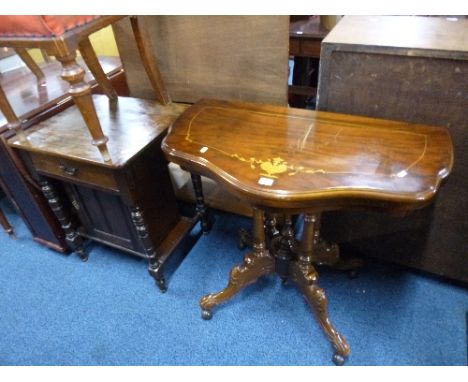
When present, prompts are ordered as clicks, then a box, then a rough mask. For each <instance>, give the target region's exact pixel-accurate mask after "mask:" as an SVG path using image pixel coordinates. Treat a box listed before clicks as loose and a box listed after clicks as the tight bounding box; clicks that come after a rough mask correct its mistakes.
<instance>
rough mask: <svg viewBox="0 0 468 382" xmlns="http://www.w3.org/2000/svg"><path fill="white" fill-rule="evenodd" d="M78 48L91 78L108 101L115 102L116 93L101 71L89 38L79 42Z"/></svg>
mask: <svg viewBox="0 0 468 382" xmlns="http://www.w3.org/2000/svg"><path fill="white" fill-rule="evenodd" d="M78 47H79V49H80V53H81V56H82V57H83V60H84V62H85V63H86V65H87V66H88V68H89V70H90V71H91V73H93V76H94V78H95V80H96V81H97V83H98V84H99V85H100V86H101V88H102V91H103V92H104V93H105V94H106V95H107V97H109V99H110V100H117V98H118V97H117V93H116V91H115V90H114V87H113V86H112V84H111V82H110V80H109V78H108V77H107V75H106V73H104V70H102V66H101V64H100V62H99V60H98V58H97V56H96V53H95V52H94V49H93V46H92V45H91V41H89V38H85V39H83V40H81V41H80V42H79V44H78Z"/></svg>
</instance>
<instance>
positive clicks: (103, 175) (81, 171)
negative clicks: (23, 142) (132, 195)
mask: <svg viewBox="0 0 468 382" xmlns="http://www.w3.org/2000/svg"><path fill="white" fill-rule="evenodd" d="M31 160H32V162H33V164H34V167H35V169H36V170H37V171H38V172H42V173H44V174H48V175H53V176H57V177H59V178H62V179H67V180H69V181H71V182H75V181H76V182H81V183H86V184H89V185H93V186H97V187H100V188H104V189H108V190H112V191H116V192H118V191H119V188H118V186H117V182H116V181H115V179H114V175H113V173H112V170H110V169H106V168H103V167H99V166H93V165H91V164H86V163H81V162H76V161H72V160H69V159H63V158H57V157H51V156H46V155H42V154H37V153H34V154H31Z"/></svg>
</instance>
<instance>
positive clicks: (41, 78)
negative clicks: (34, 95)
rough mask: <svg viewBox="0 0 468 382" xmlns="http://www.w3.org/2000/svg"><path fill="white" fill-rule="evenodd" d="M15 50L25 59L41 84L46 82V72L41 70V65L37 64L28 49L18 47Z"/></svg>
mask: <svg viewBox="0 0 468 382" xmlns="http://www.w3.org/2000/svg"><path fill="white" fill-rule="evenodd" d="M15 52H16V54H17V55H18V56H19V57H20V58H21V59H22V60H23V62H24V63H25V64H26V66H27V67H28V68H29V70H30V71H31V72H33V73H34V75H35V76H36V78H37V81H38V83H39V84H40V85H42V84H45V82H46V81H45V76H44V72H43V71H42V70H41V68H40V67H39V65H37V64H36V61H34V60H33V58H32V57H31V55H30V54H29V53H28V51H27V50H26V49H25V48H16V49H15Z"/></svg>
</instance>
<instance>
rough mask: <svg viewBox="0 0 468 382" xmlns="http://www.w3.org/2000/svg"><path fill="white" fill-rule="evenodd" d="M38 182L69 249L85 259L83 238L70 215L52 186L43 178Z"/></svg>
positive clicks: (86, 257)
mask: <svg viewBox="0 0 468 382" xmlns="http://www.w3.org/2000/svg"><path fill="white" fill-rule="evenodd" d="M39 184H40V186H41V190H42V193H43V194H44V196H45V198H46V199H47V201H48V202H49V205H50V207H51V208H52V211H53V213H54V214H55V216H56V217H57V219H58V220H59V222H60V225H61V226H62V229H63V230H64V232H65V240H66V241H67V243H68V244H69V245H70V247H71V249H72V250H73V251H74V252H76V253H77V254H78V256H80V259H81V260H82V261H87V260H88V254H87V253H86V252H85V250H84V246H83V238H82V237H81V236H80V235H79V234H78V233H77V232H76V230H75V229H74V227H73V224H72V221H71V219H70V216H69V214H68V213H67V211H66V210H65V208H64V207H63V205H62V203H61V201H60V198H59V197H58V195H57V192H56V191H55V189H54V187H53V186H52V184H51V183H50V182H49V181H48V180H46V179H45V178H41V180H40V181H39Z"/></svg>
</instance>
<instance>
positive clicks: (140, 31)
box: [130, 16, 171, 105]
mask: <svg viewBox="0 0 468 382" xmlns="http://www.w3.org/2000/svg"><path fill="white" fill-rule="evenodd" d="M130 23H131V25H132V30H133V35H134V36H135V42H136V44H137V47H138V52H139V53H140V57H141V61H142V63H143V66H144V67H145V70H146V74H147V75H148V79H149V81H150V83H151V86H152V87H153V90H154V92H155V95H156V99H157V101H158V102H160V103H161V104H163V105H167V104H168V103H170V102H171V99H170V97H169V94H168V93H167V91H166V87H165V86H164V82H163V80H162V77H161V73H160V72H159V69H158V66H157V63H156V57H155V56H154V54H153V51H152V48H151V47H150V46H149V42H150V38H149V36H148V33H147V32H146V30H145V29H144V28H142V27H141V21H140V20H139V17H138V16H132V17H130Z"/></svg>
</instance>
